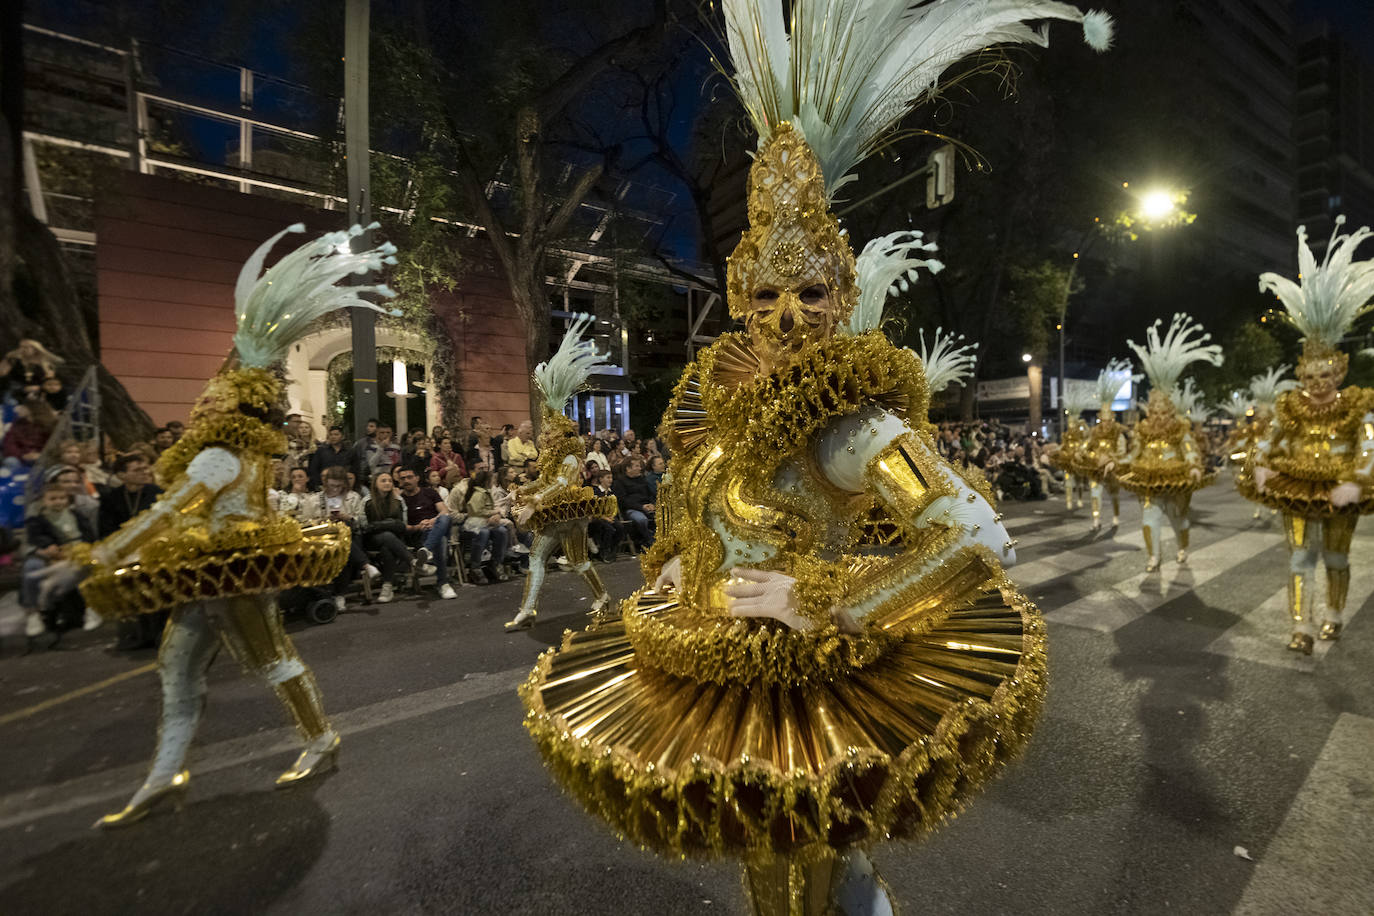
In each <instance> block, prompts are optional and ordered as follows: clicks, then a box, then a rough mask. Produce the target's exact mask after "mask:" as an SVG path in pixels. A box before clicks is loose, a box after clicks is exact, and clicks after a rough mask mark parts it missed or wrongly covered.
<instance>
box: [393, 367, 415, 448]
mask: <svg viewBox="0 0 1374 916" xmlns="http://www.w3.org/2000/svg"><path fill="white" fill-rule="evenodd" d="M387 396H388V397H390V398H392V399H394V400H395V401H396V438H397V439H398V440H399V439H400V438H401V437H402V436H404V435H405V434H406V419H407V417H406V402H407V401H409V400H410V399H411V398H413V397H415V395H414V393H412V392H411V390H410V374H409V372H408V370H407V369H406V364H405V360H401V359H393V360H392V361H391V390H390V391H388V392H387Z"/></svg>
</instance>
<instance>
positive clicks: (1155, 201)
mask: <svg viewBox="0 0 1374 916" xmlns="http://www.w3.org/2000/svg"><path fill="white" fill-rule="evenodd" d="M1176 206H1177V204H1175V203H1174V195H1172V194H1170V193H1169V192H1168V191H1151V192H1150V193H1149V194H1146V195H1145V196H1144V197H1143V198H1141V200H1140V215H1141V216H1143V217H1145V218H1146V219H1149V220H1156V219H1163V218H1164V217H1166V216H1168V215H1169V214H1170V213H1172V212H1174V208H1175V207H1176Z"/></svg>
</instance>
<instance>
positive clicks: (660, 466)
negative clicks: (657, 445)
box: [644, 455, 668, 502]
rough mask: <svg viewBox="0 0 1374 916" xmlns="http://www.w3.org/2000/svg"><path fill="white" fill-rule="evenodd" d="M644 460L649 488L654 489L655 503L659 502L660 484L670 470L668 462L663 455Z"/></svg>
mask: <svg viewBox="0 0 1374 916" xmlns="http://www.w3.org/2000/svg"><path fill="white" fill-rule="evenodd" d="M644 460H645V462H646V464H647V470H645V472H644V476H645V477H646V478H648V480H649V486H651V487H653V488H654V502H658V484H659V482H660V481H661V480H663V475H664V474H665V473H666V472H667V470H668V462H666V461H664V460H663V456H662V455H653V456H651V457H648V458H646V459H644Z"/></svg>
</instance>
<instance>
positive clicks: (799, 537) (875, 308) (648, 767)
mask: <svg viewBox="0 0 1374 916" xmlns="http://www.w3.org/2000/svg"><path fill="white" fill-rule="evenodd" d="M861 13H862V15H861ZM725 15H726V31H727V36H728V40H729V44H730V49H731V56H732V58H733V63H734V68H735V73H736V76H735V82H736V85H737V88H738V89H739V91H740V93H741V95H742V99H743V101H744V105H745V109H746V111H748V112H749V113H750V115H751V120H752V122H753V124H754V126H755V128H756V129H757V130H758V131H759V133H760V137H761V142H760V146H759V149H758V152H757V155H756V157H755V160H754V163H753V166H752V168H751V170H750V176H749V199H748V214H749V225H750V228H749V229H748V231H747V232H746V233H745V235H744V237H743V239H742V240H741V241H740V244H739V246H738V247H737V248H736V249H735V252H734V254H733V255H732V256H731V258H730V260H729V264H728V270H727V280H728V287H727V302H728V305H729V307H730V311H731V313H732V314H733V315H734V316H735V317H737V318H739V319H741V320H742V321H743V322H744V331H743V332H742V333H730V334H726V335H724V336H722V337H721V338H720V339H719V340H718V341H716V343H714V344H713V345H712V346H711V347H709V348H707V349H706V350H705V351H704V352H703V353H702V354H701V355H700V356H699V358H698V359H697V360H696V361H695V362H694V363H693V364H692V365H691V366H689V367H688V369H687V371H686V373H685V374H684V376H683V378H682V380H681V382H680V383H679V384H678V387H677V389H676V391H675V393H674V397H673V401H672V403H671V405H670V407H669V410H668V413H667V416H666V417H665V423H664V427H665V428H666V429H667V431H668V440H669V444H670V445H671V447H672V452H673V458H672V462H671V466H670V476H669V477H666V478H665V479H664V482H663V483H662V484H661V485H660V491H659V503H658V519H657V527H658V537H657V540H656V542H655V544H654V547H653V549H652V550H651V551H650V552H649V554H648V555H647V556H646V557H645V560H644V568H645V576H646V580H647V581H648V582H650V583H652V584H651V585H649V586H646V587H645V588H643V589H641V590H640V591H639V592H637V593H636V594H634V595H632V596H631V597H630V598H629V599H628V600H627V601H626V602H625V603H624V605H623V606H622V614H621V616H620V617H619V618H617V619H615V620H612V621H607V622H605V623H602V624H600V625H596V626H593V627H591V628H589V629H588V630H586V631H584V632H581V633H572V634H568V635H567V636H566V637H565V638H564V640H563V643H562V645H561V646H559V647H558V648H556V649H552V650H550V651H549V652H547V653H546V654H545V655H543V656H542V657H541V658H540V660H539V663H538V665H537V666H536V667H535V669H534V671H533V672H532V673H531V676H530V678H529V680H528V681H527V682H526V684H525V685H524V686H523V688H522V690H521V695H522V698H523V700H524V702H525V705H526V707H527V711H528V714H527V717H526V726H527V728H528V729H529V731H530V733H531V735H532V736H533V737H534V739H535V741H536V743H537V745H538V747H539V749H540V751H541V753H542V754H543V755H544V757H545V759H546V762H547V764H548V766H549V768H550V769H551V770H552V772H553V773H554V775H555V776H556V778H557V779H558V780H559V781H560V782H561V783H562V784H563V785H564V786H565V787H566V788H567V789H568V790H569V791H570V792H572V793H573V794H574V795H576V796H577V797H578V798H579V799H581V800H582V801H583V803H584V804H585V805H586V806H587V807H588V809H589V810H590V811H592V812H594V813H595V814H597V815H598V816H600V817H603V818H605V819H606V820H607V821H609V822H610V823H611V824H612V826H613V827H614V828H615V829H617V830H618V831H620V832H622V833H623V834H624V835H626V836H627V837H628V838H629V839H631V840H633V841H634V842H636V843H640V844H642V845H645V846H648V847H650V848H653V849H655V850H657V851H659V852H662V853H664V854H668V855H673V856H679V855H702V856H707V855H731V856H737V857H739V858H741V859H742V860H743V861H744V864H745V866H746V868H745V873H746V887H747V892H748V894H749V896H750V899H751V901H752V903H753V906H754V908H755V911H756V912H758V913H760V914H768V916H773V914H778V916H782V914H810V913H816V914H819V913H837V912H838V913H845V914H870V913H872V914H879V913H891V912H892V904H891V901H890V900H889V899H888V897H887V895H886V892H885V891H884V889H883V888H882V886H881V884H880V883H879V882H878V880H877V879H876V876H875V875H874V872H873V869H872V867H871V865H870V864H869V863H868V860H867V858H866V857H865V856H864V854H863V850H864V849H865V848H867V847H868V846H870V845H872V844H874V843H878V842H881V841H883V840H886V839H891V838H900V837H915V836H920V835H922V834H924V833H927V832H929V831H931V830H934V829H936V828H937V827H938V826H939V825H940V824H941V823H943V822H944V821H945V820H946V819H947V818H948V817H949V816H950V815H952V814H953V813H955V812H956V811H957V810H958V809H959V808H960V807H961V806H962V805H963V804H964V803H965V802H966V801H967V799H968V798H969V797H971V795H972V794H973V793H974V792H975V791H976V790H977V789H978V787H980V786H981V785H982V784H983V783H985V782H986V781H987V780H988V779H989V778H990V777H991V776H992V775H993V774H994V773H995V772H996V771H997V769H998V768H999V767H1000V765H1001V764H1002V763H1004V762H1005V761H1006V760H1008V759H1009V758H1011V757H1012V756H1014V755H1015V754H1016V753H1017V752H1018V751H1019V750H1020V749H1021V747H1023V746H1024V744H1025V742H1026V740H1027V739H1028V737H1029V734H1030V729H1031V726H1032V723H1033V721H1034V717H1035V714H1036V711H1037V709H1038V707H1039V705H1040V701H1041V696H1042V691H1043V685H1044V681H1043V678H1044V665H1045V656H1044V634H1043V626H1042V624H1041V622H1040V620H1039V613H1038V611H1037V610H1036V609H1035V608H1034V606H1033V605H1031V604H1030V602H1029V601H1027V600H1026V599H1025V597H1024V596H1022V595H1021V594H1019V593H1018V592H1017V591H1016V590H1015V588H1014V587H1013V586H1012V585H1011V584H1010V583H1009V582H1008V581H1007V579H1006V578H1005V576H1004V574H1003V572H1002V564H1003V563H1006V562H1010V561H1011V560H1012V559H1013V558H1014V557H1013V551H1012V547H1011V543H1010V541H1009V539H1008V538H1007V535H1006V530H1005V529H1004V528H1003V527H1002V526H1001V524H999V522H998V517H997V516H996V514H995V512H994V510H993V508H992V507H991V506H990V505H989V504H988V502H987V501H986V500H985V499H984V498H983V497H982V496H980V495H979V493H978V492H977V491H976V490H975V489H974V488H973V487H972V486H970V484H968V483H967V482H965V481H964V480H963V479H962V478H961V477H960V476H959V475H958V474H957V473H956V472H955V471H954V469H953V468H951V467H950V466H949V465H947V464H945V463H944V462H942V461H941V460H940V459H939V457H938V456H937V454H936V452H935V447H934V442H933V440H932V438H931V437H930V434H929V427H928V425H927V422H928V421H927V417H926V409H927V405H928V397H929V394H928V382H927V380H926V378H925V377H924V374H923V372H922V368H921V364H920V362H919V360H918V358H917V357H916V356H915V355H914V354H913V353H911V352H910V351H906V350H902V349H898V348H896V347H894V346H893V345H892V344H890V343H889V342H888V341H887V339H886V338H885V337H884V336H883V335H882V334H881V332H879V331H878V330H877V328H878V326H879V323H880V318H881V307H882V302H883V299H884V297H885V294H886V291H887V288H888V287H889V286H890V285H891V283H892V280H893V278H895V277H897V276H901V277H903V279H911V278H913V277H914V275H915V272H916V270H917V269H918V268H919V267H922V266H925V267H928V266H929V265H928V264H924V262H922V261H921V260H920V259H919V258H915V257H912V254H913V252H912V249H911V247H910V246H907V245H898V246H896V247H894V248H892V249H891V250H890V252H889V254H890V256H889V257H886V258H882V257H876V256H875V257H873V258H871V259H870V260H869V261H868V262H867V263H866V264H865V265H864V267H863V268H862V269H858V268H856V263H855V259H854V256H853V254H852V251H851V249H850V246H849V242H848V240H847V239H846V238H845V237H844V235H843V233H842V232H841V231H840V229H839V226H838V224H837V222H836V220H835V218H834V216H833V215H831V213H830V211H829V195H830V193H831V192H833V191H834V189H835V188H836V187H837V186H839V185H840V184H842V183H844V182H845V181H846V178H845V176H846V175H847V173H848V171H849V169H850V168H851V167H852V166H853V165H854V164H855V163H856V162H857V161H858V160H859V159H860V158H861V156H862V155H863V154H864V153H866V152H869V151H871V150H872V149H873V148H874V147H875V146H877V145H878V143H879V142H880V141H881V139H882V136H883V135H884V133H885V132H886V131H887V130H888V129H889V128H890V126H891V125H892V124H893V123H895V121H896V120H897V119H899V118H901V117H902V116H903V114H904V113H905V111H906V106H905V104H903V101H904V100H907V99H911V100H915V101H920V100H921V99H923V98H924V97H925V95H926V93H927V92H928V91H929V89H930V87H931V86H933V84H934V82H935V80H936V79H937V78H938V77H939V75H940V73H941V72H942V71H943V70H944V69H945V68H946V67H947V66H949V65H950V64H952V63H954V62H955V61H956V60H958V59H959V58H961V57H962V56H963V55H964V54H965V53H969V52H972V51H975V50H978V51H981V50H982V49H986V47H987V46H988V45H989V44H990V43H998V42H1006V41H1023V40H1037V39H1040V38H1042V37H1043V36H1041V35H1040V34H1039V33H1037V32H1034V31H1032V30H1030V29H1028V28H1027V27H1025V26H1024V25H1022V24H1021V23H1020V20H1021V19H1024V18H1030V17H1047V16H1049V17H1055V18H1067V19H1075V20H1079V19H1082V18H1083V14H1081V13H1079V12H1078V11H1077V10H1075V9H1074V8H1072V7H1069V6H1066V5H1064V4H1059V3H1019V4H1011V3H1001V2H991V3H987V2H982V3H976V4H975V3H956V2H948V0H947V2H934V3H928V4H925V5H922V6H920V7H916V8H909V7H908V5H907V4H897V5H893V6H891V8H890V10H884V9H879V8H876V7H871V6H867V7H862V8H860V7H858V6H857V5H854V4H846V3H842V2H839V0H834V2H831V3H823V2H818V3H816V4H795V5H793V6H792V16H791V32H790V36H789V34H788V29H787V26H786V25H785V23H784V18H783V14H782V9H781V5H780V4H778V3H777V2H776V0H768V2H765V0H737V2H728V3H726V4H725ZM1108 22H1109V21H1108V20H1105V17H1101V18H1094V19H1093V20H1091V27H1092V33H1093V34H1094V35H1096V36H1097V37H1098V39H1099V42H1100V43H1105V40H1106V35H1107V33H1108V28H1109V26H1108ZM851 55H852V57H851ZM837 61H847V62H849V63H851V64H852V66H837V65H835V63H836V62H837ZM880 74H882V75H884V76H883V79H886V78H888V77H891V79H892V84H891V85H886V84H881V85H880V84H875V82H874V80H875V78H876V77H877V75H880ZM798 87H802V88H801V89H800V90H798ZM797 91H800V92H801V95H799V96H798V95H794V92H797ZM884 100H886V103H885V102H884ZM885 104H886V106H887V107H883V106H884V105H885ZM880 109H881V111H880ZM828 118H833V119H834V120H833V121H830V120H827V119H828ZM921 247H922V248H925V249H926V250H929V245H928V244H923V245H922V246H921ZM875 499H876V500H877V501H878V502H879V503H881V505H882V507H883V508H884V509H885V510H886V511H887V512H888V513H889V514H890V516H891V517H892V518H893V519H896V520H899V521H900V523H901V525H902V527H903V531H902V535H901V537H900V539H899V540H900V544H901V546H900V548H896V549H889V550H886V551H879V552H867V551H864V550H862V549H860V548H859V546H858V540H859V538H860V535H861V533H862V525H861V522H862V520H863V518H864V517H865V512H866V510H867V509H868V508H870V507H871V506H872V505H873V502H874V500H875Z"/></svg>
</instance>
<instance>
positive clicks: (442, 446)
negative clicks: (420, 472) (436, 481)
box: [429, 436, 468, 480]
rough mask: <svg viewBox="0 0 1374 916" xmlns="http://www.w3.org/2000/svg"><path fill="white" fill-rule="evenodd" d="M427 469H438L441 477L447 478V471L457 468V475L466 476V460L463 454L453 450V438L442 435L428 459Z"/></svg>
mask: <svg viewBox="0 0 1374 916" xmlns="http://www.w3.org/2000/svg"><path fill="white" fill-rule="evenodd" d="M429 469H430V470H431V471H438V472H439V473H440V475H442V477H443V479H445V480H447V479H448V472H449V471H451V470H454V469H457V471H458V476H459V477H466V476H468V466H467V462H466V461H464V460H463V456H462V455H460V454H458V453H457V452H455V451H454V450H453V438H452V437H451V436H444V437H443V438H442V439H440V440H439V448H438V449H437V450H436V451H435V452H434V454H433V455H432V456H430V459H429Z"/></svg>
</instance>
